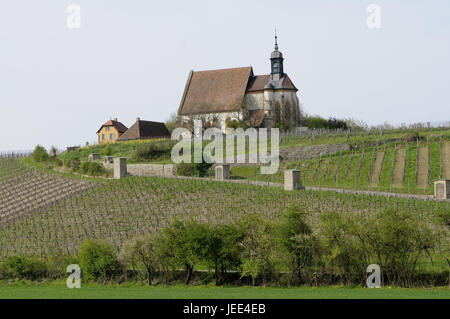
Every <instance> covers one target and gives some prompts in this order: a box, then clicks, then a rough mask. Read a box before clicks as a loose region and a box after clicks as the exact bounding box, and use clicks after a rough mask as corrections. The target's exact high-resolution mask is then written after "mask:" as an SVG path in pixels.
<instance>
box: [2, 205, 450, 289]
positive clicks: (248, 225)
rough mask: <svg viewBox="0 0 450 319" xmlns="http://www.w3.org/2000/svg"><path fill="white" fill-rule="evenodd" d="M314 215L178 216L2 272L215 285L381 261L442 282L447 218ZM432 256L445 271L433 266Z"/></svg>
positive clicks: (414, 279) (295, 281)
mask: <svg viewBox="0 0 450 319" xmlns="http://www.w3.org/2000/svg"><path fill="white" fill-rule="evenodd" d="M318 218H319V220H318V221H317V223H316V224H314V225H313V223H312V222H311V221H310V219H311V216H310V215H308V214H307V213H305V212H303V211H302V210H301V209H298V208H296V207H291V208H289V209H288V210H286V212H285V213H284V214H283V216H282V217H281V219H280V220H279V221H277V222H268V221H266V220H264V219H262V218H261V217H259V216H257V215H249V216H246V217H243V218H241V219H240V220H238V221H236V222H234V223H232V224H218V225H210V224H207V223H200V222H197V221H185V222H183V221H180V220H175V221H173V222H172V223H171V224H170V225H168V226H167V227H165V228H163V229H162V230H161V231H159V232H155V233H149V234H145V235H142V236H139V237H135V238H131V239H130V240H128V241H126V242H125V243H124V244H123V246H122V247H121V248H120V250H118V251H117V252H116V250H115V249H114V248H113V247H112V246H110V245H108V244H106V243H103V242H99V241H93V240H88V241H85V242H84V243H83V244H82V246H81V248H80V250H79V252H78V255H77V256H72V257H64V256H59V257H58V256H52V257H49V258H47V259H45V260H44V259H40V258H36V257H20V256H11V257H8V258H7V259H6V260H5V261H3V262H2V263H0V278H2V279H4V278H27V279H38V278H64V277H65V276H67V274H66V273H64V271H65V267H66V266H67V265H68V264H70V263H77V264H79V265H80V267H81V271H82V278H83V280H97V281H102V282H110V281H118V282H121V281H124V280H128V281H130V280H135V281H140V282H146V283H148V284H149V285H152V284H170V283H174V282H180V281H183V282H184V284H186V285H187V284H190V283H192V281H193V280H197V281H198V278H199V277H202V278H203V279H201V280H202V281H203V282H205V280H206V281H213V282H214V283H215V284H216V285H223V284H229V283H234V284H238V285H240V284H247V283H251V284H252V285H282V286H286V285H287V286H292V285H311V286H313V285H329V284H345V285H364V284H365V282H366V278H367V276H368V274H367V273H366V268H367V266H368V265H370V264H378V265H379V266H380V267H381V270H382V283H383V285H387V284H389V285H396V286H402V287H412V286H420V285H435V286H439V285H446V284H448V279H449V271H448V269H449V268H450V263H449V259H448V257H449V247H448V245H449V243H448V227H449V225H448V216H446V215H442V216H436V217H433V218H431V219H430V218H427V219H425V217H423V216H417V215H415V214H413V213H410V212H404V211H401V210H396V209H388V210H385V211H381V212H378V213H373V214H353V213H348V214H345V213H333V212H331V213H323V214H321V215H320V216H319V217H318ZM438 258H440V259H441V260H445V261H446V262H447V266H448V268H447V270H445V268H442V267H441V268H439V267H437V268H436V267H435V264H436V259H438ZM202 273H203V275H202Z"/></svg>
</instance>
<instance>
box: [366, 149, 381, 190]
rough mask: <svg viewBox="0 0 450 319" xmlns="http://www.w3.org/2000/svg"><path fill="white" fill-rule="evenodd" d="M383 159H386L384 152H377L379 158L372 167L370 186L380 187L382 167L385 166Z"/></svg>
mask: <svg viewBox="0 0 450 319" xmlns="http://www.w3.org/2000/svg"><path fill="white" fill-rule="evenodd" d="M383 157H384V152H377V157H376V159H375V162H374V163H373V166H372V174H371V175H370V181H369V185H370V186H377V185H378V178H379V176H380V172H381V168H382V167H381V165H382V164H383Z"/></svg>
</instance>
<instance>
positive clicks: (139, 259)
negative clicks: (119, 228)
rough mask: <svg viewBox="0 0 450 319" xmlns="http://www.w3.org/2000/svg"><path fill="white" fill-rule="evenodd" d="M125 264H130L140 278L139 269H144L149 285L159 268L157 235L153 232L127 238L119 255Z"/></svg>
mask: <svg viewBox="0 0 450 319" xmlns="http://www.w3.org/2000/svg"><path fill="white" fill-rule="evenodd" d="M119 258H120V260H121V261H122V262H123V263H124V264H125V265H130V266H131V267H132V268H133V270H134V271H136V272H137V273H138V274H139V276H140V277H141V278H142V277H144V276H142V275H141V271H140V269H141V268H142V267H144V268H145V270H146V278H147V282H148V284H149V285H151V283H152V279H153V276H154V274H155V273H156V270H157V269H158V268H161V267H160V265H161V263H160V260H159V256H158V251H157V237H156V236H155V235H153V234H150V235H145V236H140V237H136V238H133V239H131V240H128V241H126V242H125V243H124V245H123V246H122V249H121V251H120V255H119Z"/></svg>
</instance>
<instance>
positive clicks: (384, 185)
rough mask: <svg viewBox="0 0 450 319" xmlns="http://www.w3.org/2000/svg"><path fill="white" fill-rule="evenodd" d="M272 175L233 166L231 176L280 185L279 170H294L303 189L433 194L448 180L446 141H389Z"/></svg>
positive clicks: (449, 156)
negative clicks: (438, 183)
mask: <svg viewBox="0 0 450 319" xmlns="http://www.w3.org/2000/svg"><path fill="white" fill-rule="evenodd" d="M281 168H282V169H280V170H279V171H278V173H277V174H276V175H260V174H259V169H258V168H257V167H248V166H247V167H235V168H233V169H232V176H234V177H235V178H246V179H253V180H261V181H269V182H279V183H281V182H283V169H285V168H290V169H292V168H297V169H300V171H301V177H302V182H303V184H304V185H306V186H327V187H336V188H349V189H363V190H379V191H392V192H402V193H416V194H433V188H434V183H433V182H434V181H435V180H437V179H445V178H446V179H450V140H449V139H444V138H440V137H436V136H435V137H432V138H429V139H424V140H422V141H420V142H418V141H417V142H409V143H407V142H401V141H400V142H391V143H386V144H382V145H368V146H359V147H357V148H355V149H353V150H349V151H342V152H337V153H334V154H329V155H325V156H321V157H319V158H316V159H312V160H303V161H290V162H283V163H282V165H281Z"/></svg>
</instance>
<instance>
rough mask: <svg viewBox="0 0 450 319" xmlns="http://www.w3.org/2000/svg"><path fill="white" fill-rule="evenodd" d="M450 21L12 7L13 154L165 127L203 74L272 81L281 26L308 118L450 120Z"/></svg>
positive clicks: (203, 8) (8, 14) (304, 8)
mask: <svg viewBox="0 0 450 319" xmlns="http://www.w3.org/2000/svg"><path fill="white" fill-rule="evenodd" d="M71 3H74V4H78V5H79V6H80V8H81V28H80V29H69V28H68V27H67V24H66V20H67V17H68V14H67V13H66V9H67V6H68V5H69V4H71ZM371 3H375V4H378V5H379V7H380V8H381V28H379V29H369V28H368V27H367V24H366V19H367V17H368V15H369V13H367V12H366V8H367V6H368V5H369V4H371ZM449 17H450V1H446V0H442V1H437V0H436V1H433V0H431V1H425V0H423V1H414V0H409V1H406V0H397V1H395V0H389V1H376V0H372V1H357V0H353V1H350V0H340V1H335V0H328V1H326V0H322V1H317V0H316V1H299V0H293V1H274V0H271V1H264V0H257V1H256V0H255V1H245V0H239V1H231V0H227V1H214V0H208V1H194V0H190V1H186V0H183V1H170V0H167V1H154V2H153V1H144V0H73V1H65V0H39V1H36V0H1V2H0V121H1V128H2V133H1V137H0V150H19V149H31V148H33V147H34V146H35V145H36V144H38V143H40V144H43V145H45V146H50V145H56V146H58V147H59V148H63V147H66V146H69V145H77V144H81V143H85V142H86V141H89V142H92V141H95V140H96V134H95V133H96V131H97V129H98V128H99V127H100V125H101V124H103V123H104V122H105V121H107V120H109V119H110V118H114V117H117V118H119V120H120V121H121V122H122V123H124V124H125V125H126V126H128V127H129V126H131V125H132V124H133V123H134V121H135V119H136V117H138V116H139V117H141V118H142V119H146V120H153V121H164V120H165V119H166V118H167V117H168V116H169V114H170V113H172V112H174V111H176V110H177V108H178V105H179V103H180V99H181V95H182V93H183V89H184V86H185V83H186V79H187V76H188V73H189V70H191V69H192V70H207V69H215V68H228V67H241V66H249V65H251V66H253V69H254V72H255V74H267V73H269V72H270V65H269V56H270V52H271V51H272V50H273V33H274V29H275V28H276V29H277V30H278V36H279V38H278V39H279V47H280V51H282V52H283V54H284V57H285V67H284V70H285V72H286V73H287V74H289V76H290V78H291V79H292V81H293V82H294V84H295V85H296V86H297V88H298V89H299V92H298V95H299V99H300V102H301V103H302V104H303V105H304V108H305V110H306V112H307V113H308V114H319V115H321V116H324V117H329V116H336V117H340V118H346V117H354V118H358V119H361V120H364V121H366V122H367V123H369V124H380V123H383V122H384V121H386V120H387V121H389V122H390V123H393V124H400V123H402V122H405V123H411V122H418V121H420V122H426V121H449V120H450V90H449V89H450V41H449V39H450V18H449Z"/></svg>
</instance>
